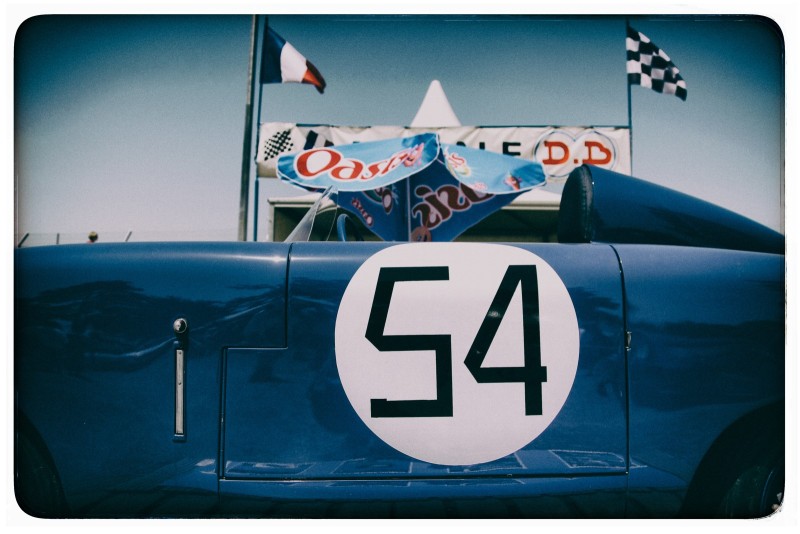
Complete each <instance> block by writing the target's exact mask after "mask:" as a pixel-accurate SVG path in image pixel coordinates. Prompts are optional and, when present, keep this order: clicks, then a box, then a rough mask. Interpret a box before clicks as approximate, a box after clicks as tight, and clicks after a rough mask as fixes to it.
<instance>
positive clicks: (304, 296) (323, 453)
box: [220, 243, 627, 516]
mask: <svg viewBox="0 0 800 534" xmlns="http://www.w3.org/2000/svg"><path fill="white" fill-rule="evenodd" d="M387 246H391V245H387V244H370V243H360V244H346V245H344V244H332V243H326V244H315V243H304V244H294V245H293V248H292V251H291V255H290V267H289V286H288V290H289V301H288V312H287V317H288V318H289V324H288V338H287V341H288V343H287V346H286V348H279V349H269V350H264V349H258V348H255V347H254V348H251V349H236V350H233V349H231V350H228V351H227V354H226V360H225V373H226V374H225V385H226V387H225V399H224V407H225V429H224V437H223V440H224V447H223V448H224V451H223V456H224V459H223V480H222V481H221V485H220V491H221V499H222V503H223V509H224V510H225V512H226V513H227V512H228V511H231V513H236V514H243V515H262V514H267V515H268V514H271V513H273V512H271V511H270V510H273V509H272V508H270V507H273V506H277V508H275V510H284V508H281V506H282V505H281V503H286V502H290V503H293V504H292V505H291V507H289V508H286V510H288V509H291V510H293V511H294V512H292V513H297V514H300V515H303V513H304V512H302V511H301V510H305V511H306V512H308V513H310V514H312V515H317V514H321V513H323V512H321V509H320V508H319V506H317V505H318V504H319V503H318V502H316V501H319V500H320V499H322V501H324V502H331V503H338V504H336V506H334V507H333V508H332V510H339V509H341V510H347V512H342V513H344V514H345V515H348V514H350V515H354V516H360V515H369V509H370V508H369V506H373V507H374V505H375V501H376V500H377V501H380V500H385V501H394V500H398V501H409V500H412V501H413V500H426V499H434V500H436V499H438V500H439V501H441V502H445V501H447V500H448V499H450V498H452V499H455V500H456V501H458V502H459V503H460V504H459V506H462V505H468V503H469V502H471V501H470V500H471V499H476V498H477V497H478V496H480V495H489V494H492V493H493V492H497V494H498V495H507V496H508V499H509V502H510V501H511V500H514V499H517V498H519V499H522V501H526V502H527V505H526V507H525V510H527V512H526V514H530V515H533V516H536V515H551V516H558V515H560V514H559V512H557V510H556V508H553V507H552V506H550V505H547V504H546V503H547V502H549V501H548V499H547V498H544V497H542V496H543V495H545V494H548V495H550V494H551V493H552V494H555V495H559V496H558V497H552V498H553V499H555V500H559V499H562V505H566V501H567V500H568V501H569V502H570V503H571V504H570V506H573V507H574V512H575V515H578V516H580V515H582V514H584V513H585V514H587V515H593V514H598V515H603V516H621V515H622V514H623V501H624V499H623V495H624V489H625V485H626V476H625V474H626V471H627V461H626V458H627V441H626V420H625V415H626V384H625V350H624V338H625V336H624V328H623V320H622V287H621V280H620V272H619V263H618V261H617V258H616V255H615V254H614V252H613V249H612V248H611V247H609V246H606V245H568V246H562V245H538V246H537V245H528V246H524V247H521V248H523V249H525V250H528V251H531V252H533V253H534V254H536V255H538V256H540V257H541V258H543V259H544V260H545V261H547V262H548V263H549V264H550V265H551V266H552V267H553V269H555V271H556V272H557V273H558V275H559V276H560V277H561V279H562V280H563V282H564V284H565V285H566V287H567V290H568V292H569V295H570V297H571V299H572V302H573V304H574V307H575V310H576V313H577V318H578V327H579V331H580V361H579V367H578V372H577V376H576V378H575V382H574V385H573V386H572V391H571V393H570V394H569V397H568V399H567V401H566V403H565V405H564V406H563V408H562V410H561V412H560V413H559V415H558V416H557V417H556V419H555V420H554V421H553V422H552V423H551V425H550V426H549V427H548V428H547V429H546V430H545V431H544V432H543V433H542V434H541V435H540V436H539V437H538V438H536V439H535V440H534V441H533V442H531V443H529V444H528V445H527V446H524V447H523V448H522V449H521V450H519V451H517V452H516V453H515V454H511V455H509V456H507V457H505V458H501V459H499V460H496V461H493V462H488V463H485V464H479V465H470V466H447V465H437V464H432V463H428V462H424V461H420V460H417V459H415V458H411V457H409V456H407V455H405V454H403V453H401V452H399V451H398V450H395V449H394V448H392V447H391V446H389V445H388V444H387V443H385V442H383V441H382V440H381V439H380V438H379V437H378V436H376V435H375V434H373V433H372V431H371V430H370V429H369V428H368V427H367V426H366V425H365V424H364V423H363V422H362V421H361V420H360V419H359V417H358V415H357V414H356V412H355V411H354V410H353V407H352V406H351V405H350V403H349V401H348V398H347V396H346V394H345V392H344V390H343V387H342V384H341V382H340V377H339V374H338V371H337V362H336V355H335V353H334V345H335V343H334V338H333V336H334V330H335V328H334V326H335V321H336V317H337V310H338V308H339V303H340V301H341V299H342V294H343V292H344V291H345V288H346V287H347V285H348V282H349V281H350V279H351V278H352V277H353V274H354V273H355V272H356V270H357V269H358V268H359V266H360V265H362V263H364V261H365V260H366V259H367V258H368V257H370V256H372V255H373V254H375V253H376V252H378V251H381V250H384V249H385V248H386V247H387ZM420 246H424V245H420ZM431 298H432V299H434V300H431V301H429V302H421V303H420V305H427V306H430V305H432V303H433V302H435V295H433V296H432V297H431ZM481 313H483V312H481ZM463 359H464V355H455V354H454V356H453V361H454V362H458V361H460V360H463ZM456 365H457V364H456ZM428 378H429V377H428ZM426 379H427V378H426V377H420V380H426ZM511 475H515V478H513V479H511V478H508V477H509V476H511ZM498 477H500V478H501V479H502V482H501V480H498ZM529 477H533V478H529ZM387 479H388V480H389V481H390V482H387V481H386V480H387ZM451 479H452V481H451V482H447V480H451ZM599 479H602V481H601V480H599ZM391 481H394V482H391ZM593 488H594V489H593ZM600 488H603V489H602V491H601V490H600ZM595 490H597V491H595ZM603 492H606V494H607V495H606V497H602V496H601V495H600V493H603ZM608 492H610V495H612V497H611V498H608V495H609V493H608ZM570 493H571V494H572V496H571V497H567V494H570ZM536 495H539V496H540V497H541V498H540V499H539V500H538V501H536V499H533V497H534V496H536ZM262 497H268V500H267V499H263V498H262ZM350 499H352V500H353V501H354V502H352V503H350V504H349V505H345V504H344V503H342V502H341V501H342V500H350ZM584 499H585V502H584ZM505 500H506V499H505V498H503V497H501V498H499V499H498V500H497V502H498V503H503V502H505ZM534 501H536V503H538V504H535V503H534ZM600 501H602V503H603V504H602V506H600V505H599V504H598V503H599V502H600ZM359 502H361V504H362V505H364V506H362V507H361V508H359V506H358V503H359ZM367 504H368V505H369V506H367ZM332 506H333V505H332ZM503 506H505V505H503ZM601 508H602V509H603V510H605V511H604V512H598V510H600V509H601ZM498 510H500V509H499V508H496V509H495V510H494V512H493V514H495V515H496V514H499V513H500V512H499V511H498ZM548 510H549V513H548ZM273 511H274V510H273ZM276 513H279V514H280V515H283V514H284V513H285V514H288V515H292V513H290V512H276ZM337 513H338V512H337ZM565 514H566V512H565ZM323 515H324V513H323ZM401 515H402V514H401ZM411 515H414V514H413V513H412V514H411ZM433 515H442V514H433ZM489 515H492V514H489ZM523 515H524V514H523Z"/></svg>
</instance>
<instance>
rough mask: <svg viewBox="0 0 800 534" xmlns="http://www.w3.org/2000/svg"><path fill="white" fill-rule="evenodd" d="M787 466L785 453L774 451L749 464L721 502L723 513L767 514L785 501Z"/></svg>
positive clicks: (737, 515)
mask: <svg viewBox="0 0 800 534" xmlns="http://www.w3.org/2000/svg"><path fill="white" fill-rule="evenodd" d="M784 483H785V469H784V461H783V454H782V453H781V454H773V455H770V456H767V457H765V458H762V459H761V460H760V461H757V462H754V463H751V464H749V465H747V466H746V467H745V468H744V469H743V470H742V471H741V472H740V473H739V475H738V477H737V478H736V480H735V481H734V483H733V484H732V485H731V486H730V488H729V489H728V491H727V492H726V493H725V496H724V497H723V499H722V502H721V503H720V508H719V515H720V516H721V517H725V518H739V519H756V518H762V517H767V516H769V515H771V514H773V513H774V512H776V511H777V510H778V509H780V506H781V503H782V502H783V490H784Z"/></svg>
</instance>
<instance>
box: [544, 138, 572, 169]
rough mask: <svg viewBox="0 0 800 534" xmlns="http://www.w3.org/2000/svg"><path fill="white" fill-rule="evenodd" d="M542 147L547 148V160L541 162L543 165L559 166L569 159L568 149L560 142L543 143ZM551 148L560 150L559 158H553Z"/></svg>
mask: <svg viewBox="0 0 800 534" xmlns="http://www.w3.org/2000/svg"><path fill="white" fill-rule="evenodd" d="M544 146H545V147H546V148H547V159H543V160H542V164H544V165H560V164H561V163H565V162H566V161H567V160H568V159H569V147H568V146H567V145H566V144H565V143H562V142H561V141H545V142H544ZM553 148H558V149H560V150H561V152H562V153H561V157H560V158H555V157H554V156H553Z"/></svg>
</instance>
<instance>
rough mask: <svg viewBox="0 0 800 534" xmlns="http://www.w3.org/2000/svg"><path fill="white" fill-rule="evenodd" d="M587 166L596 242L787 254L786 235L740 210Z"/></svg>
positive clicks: (593, 238)
mask: <svg viewBox="0 0 800 534" xmlns="http://www.w3.org/2000/svg"><path fill="white" fill-rule="evenodd" d="M586 169H589V171H590V173H591V179H592V199H591V203H592V213H591V218H592V236H591V241H593V242H602V243H647V244H665V245H687V246H699V247H713V248H727V249H732V250H751V251H755V252H769V253H772V254H783V251H784V246H785V243H784V238H783V235H781V234H779V233H778V232H775V231H774V230H772V229H770V228H767V227H766V226H763V225H761V224H758V223H756V222H754V221H751V220H749V219H747V218H745V217H743V216H741V215H739V214H737V213H734V212H732V211H728V210H726V209H723V208H721V207H719V206H715V205H713V204H710V203H708V202H704V201H702V200H700V199H697V198H694V197H691V196H689V195H685V194H683V193H679V192H678V191H674V190H672V189H668V188H666V187H662V186H659V185H656V184H653V183H651V182H647V181H644V180H639V179H637V178H633V177H631V176H627V175H624V174H619V173H615V172H612V171H608V170H605V169H601V168H599V167H586Z"/></svg>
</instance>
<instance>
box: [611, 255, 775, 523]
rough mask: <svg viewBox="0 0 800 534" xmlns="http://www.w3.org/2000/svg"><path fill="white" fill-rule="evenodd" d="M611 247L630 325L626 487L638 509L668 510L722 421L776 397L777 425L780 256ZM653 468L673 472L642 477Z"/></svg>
mask: <svg viewBox="0 0 800 534" xmlns="http://www.w3.org/2000/svg"><path fill="white" fill-rule="evenodd" d="M615 248H616V249H617V251H618V253H619V255H620V259H621V262H622V265H623V268H624V270H625V288H626V299H627V316H628V329H629V330H630V331H631V332H632V341H631V349H630V353H629V380H630V389H629V391H630V453H631V463H632V464H635V465H636V468H632V469H631V476H630V484H631V489H632V492H633V494H643V495H644V498H639V497H636V500H637V501H639V502H638V504H637V506H638V507H640V508H637V509H638V510H639V512H638V513H640V514H643V515H650V514H652V513H653V512H655V510H658V513H660V514H667V515H671V514H673V513H677V512H678V511H679V509H680V507H681V503H682V501H683V497H684V496H685V494H686V491H687V486H688V484H689V483H690V482H691V480H692V477H693V475H694V473H695V472H696V470H697V468H698V465H699V464H700V462H701V461H702V460H703V458H704V455H705V454H706V452H707V451H708V450H709V448H710V447H711V446H712V444H713V443H714V441H715V440H716V439H717V437H718V436H720V434H722V433H723V431H725V429H726V428H727V427H729V426H730V425H732V424H733V423H735V422H736V421H737V420H738V419H740V418H742V416H743V415H744V414H748V413H751V412H754V411H756V410H758V409H760V408H764V407H768V406H771V405H776V404H779V405H780V410H778V409H776V410H774V414H773V415H774V417H775V418H776V419H779V420H780V423H781V425H782V422H783V413H782V406H783V398H784V287H785V283H784V258H783V256H774V255H769V254H751V253H746V252H740V251H730V250H716V249H701V248H688V247H687V248H683V247H667V248H666V249H665V248H664V247H642V246H633V245H618V246H616V247H615ZM712 267H713V268H712ZM654 384H655V386H654ZM762 419H763V421H762V422H763V423H764V424H765V425H766V424H768V423H769V421H767V419H768V417H764V418H762ZM678 435H680V436H681V439H676V436H678ZM742 445H744V444H742ZM662 473H670V474H671V475H672V477H673V480H672V481H671V482H670V483H668V484H661V483H658V482H654V481H653V480H652V479H653V478H654V477H656V478H657V477H660V476H661V474H662Z"/></svg>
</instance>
